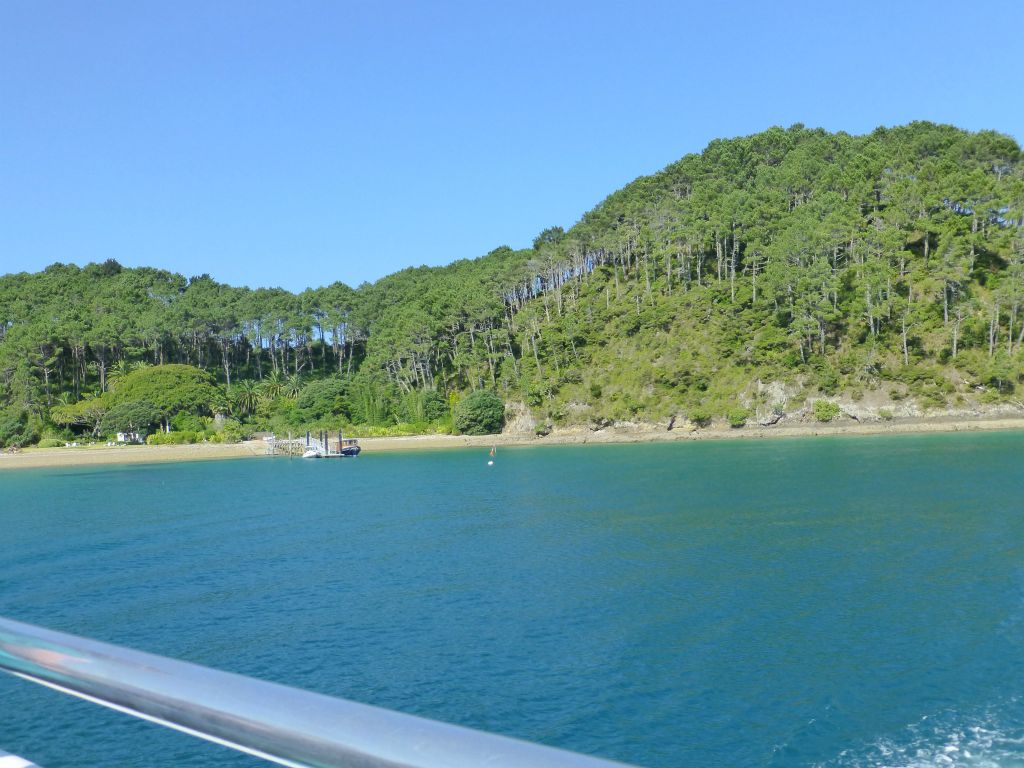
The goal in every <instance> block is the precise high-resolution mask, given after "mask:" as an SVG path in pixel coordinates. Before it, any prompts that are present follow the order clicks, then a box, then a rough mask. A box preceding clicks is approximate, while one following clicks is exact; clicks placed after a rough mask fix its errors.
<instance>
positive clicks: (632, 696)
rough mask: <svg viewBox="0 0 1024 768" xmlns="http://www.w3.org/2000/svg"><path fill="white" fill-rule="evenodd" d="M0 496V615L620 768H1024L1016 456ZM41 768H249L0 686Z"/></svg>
mask: <svg viewBox="0 0 1024 768" xmlns="http://www.w3.org/2000/svg"><path fill="white" fill-rule="evenodd" d="M489 460H490V457H489V456H488V451H487V450H486V449H483V450H450V451H436V452H416V453H404V454H383V453H381V454H374V453H373V452H372V451H366V452H364V454H363V455H362V456H360V457H359V458H358V459H354V460H347V459H346V460H331V461H309V460H305V461H303V460H300V459H286V458H259V459H246V460H239V461H216V462H201V463H183V464H165V465H149V466H140V465H126V466H117V467H109V468H102V469H96V468H75V469H49V470H24V471H17V472H0V540H2V545H0V615H4V616H7V617H10V618H14V619H18V620H21V621H27V622H32V623H36V624H41V625H44V626H47V627H51V628H54V629H59V630H63V631H67V632H72V633H75V634H81V635H86V636H91V637H94V638H97V639H101V640H105V641H108V642H114V643H119V644H123V645H128V646H132V647H136V648H139V649H142V650H147V651H151V652H154V653H159V654H164V655H167V656H172V657H176V658H181V659H186V660H189V661H193V662H198V663H200V664H206V665H210V666H214V667H218V668H221V669H225V670H229V671H233V672H239V673H242V674H247V675H252V676H256V677H260V678H264V679H268V680H273V681H277V682H283V683H288V684H291V685H295V686H299V687H303V688H307V689H310V690H314V691H319V692H322V693H327V694H332V695H337V696H341V697H345V698H349V699H353V700H356V701H361V702H367V703H372V704H376V705H380V706H383V707H389V708H393V709H397V710H401V711H403V712H409V713H414V714H418V715H424V716H427V717H431V718H436V719H440V720H444V721H448V722H453V723H460V724H463V725H467V726H471V727H475V728H482V729H485V730H488V731H493V732H497V733H502V734H508V735H511V736H516V737H520V738H524V739H529V740H533V741H538V742H543V743H545V744H551V745H555V746H560V747H565V748H568V749H573V750H578V751H582V752H587V753H592V754H595V755H602V756H605V757H609V758H613V759H618V760H622V761H627V762H631V763H635V764H637V765H642V766H650V767H652V768H653V767H655V766H702V767H707V766H723V767H724V766H948V765H977V766H994V765H1002V766H1006V765H1020V764H1024V699H1022V694H1024V689H1022V686H1021V683H1022V678H1024V435H1022V434H1019V433H1018V434H1010V433H1000V434H949V435H929V436H886V437H865V438H808V439H800V440H788V441H787V440H763V441H761V440H758V441H738V442H727V443H708V442H702V443H687V444H661V445H631V446H580V447H557V446H555V447H533V448H499V449H498V452H497V455H496V456H495V457H494V464H493V465H492V466H488V461H489ZM0 749H6V750H7V751H10V752H14V753H17V754H21V755H23V756H25V757H28V758H30V759H32V760H34V761H36V762H38V763H39V764H40V765H41V766H44V768H62V767H64V766H68V767H70V766H139V767H142V766H147V767H148V766H255V765H260V764H263V763H261V762H260V761H257V760H255V759H254V758H250V757H246V756H242V755H237V754H235V753H233V752H231V751H229V750H227V749H225V748H222V747H218V746H215V745H212V744H207V743H205V742H202V741H198V740H196V739H193V738H191V737H189V736H186V735H183V734H179V733H176V732H172V731H168V730H166V729H162V728H160V727H159V726H155V725H151V724H148V723H144V722H140V721H137V720H135V719H133V718H131V717H129V716H126V715H122V714H118V713H116V712H111V711H108V710H105V709H103V708H100V707H97V706H95V705H93V704H89V703H86V702H82V701H78V700H75V699H72V698H70V697H68V696H65V695H63V694H60V693H57V692H54V691H52V690H48V689H44V688H41V687H38V686H36V685H33V684H31V683H28V682H24V681H22V680H19V679H15V678H9V677H6V676H0Z"/></svg>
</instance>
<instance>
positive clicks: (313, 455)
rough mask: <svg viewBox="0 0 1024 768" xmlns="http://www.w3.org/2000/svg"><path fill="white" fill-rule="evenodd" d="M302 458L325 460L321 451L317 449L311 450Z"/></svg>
mask: <svg viewBox="0 0 1024 768" xmlns="http://www.w3.org/2000/svg"><path fill="white" fill-rule="evenodd" d="M302 458H304V459H320V458H323V454H322V453H320V451H318V450H317V449H316V448H310V449H308V450H307V451H306V452H305V453H304V454H302Z"/></svg>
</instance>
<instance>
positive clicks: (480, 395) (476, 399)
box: [453, 389, 505, 435]
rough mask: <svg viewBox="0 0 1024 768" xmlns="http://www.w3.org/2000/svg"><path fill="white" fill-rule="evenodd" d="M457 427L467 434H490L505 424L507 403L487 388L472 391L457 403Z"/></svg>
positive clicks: (498, 430)
mask: <svg viewBox="0 0 1024 768" xmlns="http://www.w3.org/2000/svg"><path fill="white" fill-rule="evenodd" d="M453 417H454V421H455V428H456V429H458V430H459V432H462V433H463V434H466V435H490V434H494V433H496V432H500V431H501V428H502V427H503V426H504V425H505V404H504V403H503V402H502V400H501V398H500V397H498V395H496V394H495V393H494V392H491V391H490V390H487V389H481V390H477V391H476V392H471V393H470V394H468V395H466V397H464V398H462V400H460V401H459V402H458V403H457V404H456V405H455V409H454V413H453Z"/></svg>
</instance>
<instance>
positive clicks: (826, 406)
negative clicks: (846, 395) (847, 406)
mask: <svg viewBox="0 0 1024 768" xmlns="http://www.w3.org/2000/svg"><path fill="white" fill-rule="evenodd" d="M842 412H843V411H842V409H841V408H840V407H839V406H838V405H836V404H835V403H833V402H832V401H831V400H815V401H814V418H815V419H816V420H817V421H832V420H833V419H838V418H839V416H840V415H841V414H842Z"/></svg>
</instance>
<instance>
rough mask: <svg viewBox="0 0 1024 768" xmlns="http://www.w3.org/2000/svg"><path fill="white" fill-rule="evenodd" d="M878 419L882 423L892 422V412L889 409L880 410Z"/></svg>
mask: <svg viewBox="0 0 1024 768" xmlns="http://www.w3.org/2000/svg"><path fill="white" fill-rule="evenodd" d="M878 418H880V419H881V420H882V421H892V411H890V410H889V409H888V408H880V409H879V411H878Z"/></svg>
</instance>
